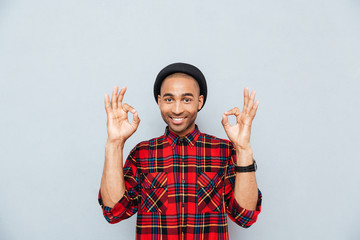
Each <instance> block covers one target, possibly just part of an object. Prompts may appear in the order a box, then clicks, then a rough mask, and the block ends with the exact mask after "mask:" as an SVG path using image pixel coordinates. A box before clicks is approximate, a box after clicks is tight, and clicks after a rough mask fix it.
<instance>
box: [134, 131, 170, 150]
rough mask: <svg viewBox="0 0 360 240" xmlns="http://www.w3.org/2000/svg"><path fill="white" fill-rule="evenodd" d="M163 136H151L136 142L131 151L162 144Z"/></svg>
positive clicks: (163, 141) (163, 142)
mask: <svg viewBox="0 0 360 240" xmlns="http://www.w3.org/2000/svg"><path fill="white" fill-rule="evenodd" d="M165 139H166V138H165V136H164V135H162V136H159V137H156V138H151V139H149V140H145V141H142V142H139V143H138V144H136V145H135V147H134V148H133V151H139V150H142V149H149V148H150V149H151V148H155V147H159V146H162V145H163V144H165V143H166V141H165Z"/></svg>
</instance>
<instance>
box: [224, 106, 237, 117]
mask: <svg viewBox="0 0 360 240" xmlns="http://www.w3.org/2000/svg"><path fill="white" fill-rule="evenodd" d="M240 113H241V112H240V109H239V108H238V107H234V108H233V109H231V110H229V111H227V112H224V114H225V115H226V116H229V115H235V116H236V117H237V116H239V115H240Z"/></svg>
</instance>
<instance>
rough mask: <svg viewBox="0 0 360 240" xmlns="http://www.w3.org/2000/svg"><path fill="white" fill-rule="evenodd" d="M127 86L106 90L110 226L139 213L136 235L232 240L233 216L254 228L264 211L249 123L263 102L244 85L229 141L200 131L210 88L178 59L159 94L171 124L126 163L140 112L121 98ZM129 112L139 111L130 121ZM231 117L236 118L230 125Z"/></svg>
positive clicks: (105, 194)
mask: <svg viewBox="0 0 360 240" xmlns="http://www.w3.org/2000/svg"><path fill="white" fill-rule="evenodd" d="M125 91H126V88H125V87H123V88H122V89H121V90H120V92H119V94H118V88H117V86H115V87H114V90H113V93H112V97H111V102H110V98H109V96H108V95H107V94H106V95H105V109H106V113H107V119H108V121H107V131H108V140H107V143H106V146H105V164H104V171H103V176H102V180H101V187H100V191H99V203H100V205H101V207H102V209H103V214H104V216H105V218H106V220H107V221H108V222H109V223H117V222H119V221H121V220H123V219H126V218H128V217H130V216H132V215H133V214H135V213H136V212H137V213H138V215H137V225H136V238H137V239H191V240H193V239H211V240H214V239H228V238H229V237H228V229H227V218H226V215H227V214H228V216H229V217H230V218H231V219H232V220H233V221H234V222H235V223H237V224H238V225H240V226H242V227H250V226H251V225H252V224H253V223H254V222H255V221H256V219H257V215H258V214H259V213H260V211H261V193H260V191H259V190H258V187H257V184H256V178H255V167H256V165H255V162H254V160H253V152H252V149H251V146H250V133H251V124H252V121H253V119H254V117H255V114H256V111H257V108H258V105H259V102H258V101H254V99H255V91H252V93H251V95H250V96H249V90H248V88H245V90H244V106H243V110H242V112H240V110H239V109H238V108H236V107H235V108H233V109H231V110H230V111H227V112H225V113H224V114H223V116H222V124H223V127H224V129H225V132H226V134H227V136H228V137H229V139H230V141H228V140H223V139H219V138H216V137H213V136H210V135H207V134H204V133H202V132H200V131H199V129H198V127H197V125H195V119H196V116H197V113H198V111H200V110H201V108H202V107H203V106H204V103H205V101H206V97H207V86H206V81H205V77H204V75H203V74H202V73H201V71H200V70H199V69H198V68H196V67H195V66H192V65H190V64H185V63H174V64H171V65H169V66H167V67H165V68H164V69H163V70H161V71H160V73H159V74H158V76H157V78H156V81H155V84H154V97H155V99H156V101H157V103H158V105H159V109H160V112H161V116H162V118H163V120H164V121H165V122H166V124H167V128H166V130H165V134H164V135H162V136H160V137H158V138H154V139H151V140H149V141H144V142H141V143H139V144H138V145H136V146H135V147H134V148H133V149H132V151H131V152H130V154H129V156H128V158H127V160H126V162H125V165H124V167H123V147H124V144H125V141H126V140H127V139H128V138H129V137H130V136H131V135H132V134H133V133H134V132H135V131H136V129H137V128H138V126H139V123H140V119H139V116H138V113H137V111H136V110H135V109H134V108H133V107H131V106H130V105H128V104H124V103H123V98H124V94H125ZM128 112H131V113H132V114H133V121H132V122H131V123H130V122H129V121H128V118H127V114H128ZM229 115H235V116H236V124H235V125H233V126H232V125H230V123H229V121H228V116H229Z"/></svg>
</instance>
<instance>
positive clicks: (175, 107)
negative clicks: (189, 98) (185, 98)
mask: <svg viewBox="0 0 360 240" xmlns="http://www.w3.org/2000/svg"><path fill="white" fill-rule="evenodd" d="M183 111H184V108H183V105H182V103H181V101H176V103H175V104H174V105H173V108H172V112H173V114H176V115H180V114H181V113H182V112H183Z"/></svg>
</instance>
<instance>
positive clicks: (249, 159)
mask: <svg viewBox="0 0 360 240" xmlns="http://www.w3.org/2000/svg"><path fill="white" fill-rule="evenodd" d="M236 159H237V160H236V165H237V166H249V165H251V164H252V163H253V153H252V150H251V149H247V150H241V149H237V150H236ZM234 196H235V199H236V201H237V202H238V203H239V205H240V206H241V207H243V208H245V209H248V210H256V204H257V200H258V187H257V183H256V177H255V172H240V173H236V179H235V187H234Z"/></svg>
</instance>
